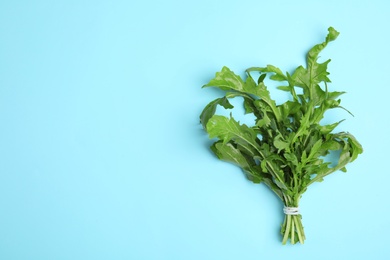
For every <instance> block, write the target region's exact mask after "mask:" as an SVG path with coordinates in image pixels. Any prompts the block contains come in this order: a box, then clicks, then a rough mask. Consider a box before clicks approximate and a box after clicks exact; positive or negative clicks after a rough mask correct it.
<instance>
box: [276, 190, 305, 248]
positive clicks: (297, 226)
mask: <svg viewBox="0 0 390 260" xmlns="http://www.w3.org/2000/svg"><path fill="white" fill-rule="evenodd" d="M284 203H285V205H287V206H291V207H298V199H297V200H293V199H292V198H291V197H289V196H284ZM281 233H282V236H283V239H282V244H283V245H285V244H286V243H287V241H288V239H289V238H290V242H291V244H295V243H296V242H298V241H299V243H301V244H303V243H304V241H305V239H306V237H305V232H304V230H303V225H302V216H301V215H285V217H284V222H283V224H282V229H281ZM295 235H297V237H298V240H296V236H295Z"/></svg>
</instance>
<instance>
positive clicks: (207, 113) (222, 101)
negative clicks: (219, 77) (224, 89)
mask: <svg viewBox="0 0 390 260" xmlns="http://www.w3.org/2000/svg"><path fill="white" fill-rule="evenodd" d="M218 105H220V106H223V107H224V108H226V109H231V108H233V106H232V105H231V104H230V103H229V100H228V99H227V98H226V97H222V98H217V99H215V100H213V101H211V102H210V103H209V104H208V105H207V106H206V107H205V108H204V109H203V111H202V113H201V114H200V122H201V124H202V126H203V128H206V125H207V122H208V121H209V119H210V118H211V117H212V116H213V115H214V114H215V111H216V110H217V106H218Z"/></svg>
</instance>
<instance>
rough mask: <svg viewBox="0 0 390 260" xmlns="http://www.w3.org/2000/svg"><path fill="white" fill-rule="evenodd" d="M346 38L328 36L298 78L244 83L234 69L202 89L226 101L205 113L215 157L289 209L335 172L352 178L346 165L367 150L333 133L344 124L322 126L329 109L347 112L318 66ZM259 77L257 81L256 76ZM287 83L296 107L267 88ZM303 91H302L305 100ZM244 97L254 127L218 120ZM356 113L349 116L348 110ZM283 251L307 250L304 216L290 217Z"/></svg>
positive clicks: (274, 71)
mask: <svg viewBox="0 0 390 260" xmlns="http://www.w3.org/2000/svg"><path fill="white" fill-rule="evenodd" d="M338 35H339V32H337V31H336V30H335V29H334V28H333V27H330V28H329V29H328V35H327V36H326V38H325V41H324V42H322V43H320V44H317V45H315V46H314V47H312V48H311V49H310V50H309V52H308V54H307V57H306V67H304V66H298V67H297V68H296V69H295V70H294V71H293V72H292V73H291V74H290V73H288V72H286V73H283V72H282V70H281V69H279V68H278V67H276V66H273V65H267V66H266V67H251V68H248V69H247V70H246V78H245V79H242V78H241V77H240V76H238V75H236V74H235V73H234V72H233V71H231V70H230V69H229V68H227V67H223V68H222V70H221V71H220V72H217V73H216V75H215V78H213V79H212V80H210V82H209V83H207V84H206V85H204V86H203V87H217V88H219V89H221V90H224V91H226V94H225V96H223V97H221V98H217V99H215V100H213V101H211V102H210V103H209V104H208V105H207V106H206V107H205V108H204V110H203V111H202V113H201V115H200V122H201V124H202V125H203V128H204V129H205V130H206V131H207V132H208V134H209V136H210V138H215V139H217V141H216V142H215V143H214V144H213V145H212V146H211V150H212V151H213V152H214V153H215V154H216V156H217V157H218V158H219V159H221V160H223V161H227V162H230V163H233V164H235V165H237V166H238V167H240V168H241V169H242V170H243V172H244V173H245V175H246V176H247V178H248V179H249V180H251V181H252V182H254V183H264V184H265V185H267V186H268V187H269V188H270V189H271V190H272V191H273V192H274V193H275V194H276V195H277V196H278V198H280V199H281V200H282V201H283V203H284V205H285V206H286V207H298V205H299V200H300V198H301V196H302V194H303V193H304V192H306V190H307V188H308V187H309V186H310V185H311V184H312V183H314V182H318V181H323V179H324V177H325V176H327V175H329V174H331V173H333V172H336V171H338V170H340V171H344V172H345V171H346V165H347V164H348V163H350V162H352V161H354V160H355V159H357V157H358V155H359V154H361V153H362V152H363V148H362V146H361V144H360V143H359V142H358V141H357V139H356V138H355V137H354V136H353V135H352V134H350V133H348V132H339V133H334V132H333V131H334V130H335V129H336V127H337V126H338V125H339V124H340V123H341V122H342V121H343V120H341V121H339V122H335V123H332V124H327V125H323V124H320V121H321V119H322V118H323V117H324V115H325V112H326V111H327V110H329V109H334V108H342V109H344V110H346V109H345V108H344V107H342V106H341V105H340V104H341V100H340V99H338V98H339V96H341V95H342V94H344V93H345V92H338V91H334V92H329V91H328V86H327V84H328V83H330V82H331V81H330V79H329V77H328V76H329V72H328V71H327V69H328V64H329V62H330V61H331V60H330V59H328V60H326V61H325V62H323V63H318V57H319V54H320V52H321V51H322V50H323V49H324V48H325V47H326V46H327V45H328V44H329V43H330V42H332V41H334V40H335V39H336V38H337V36H338ZM256 73H257V74H258V76H257V79H256V78H254V74H256ZM266 77H269V80H273V81H276V82H283V85H281V86H278V87H277V88H278V89H279V90H281V91H287V92H289V93H290V94H291V96H292V100H287V101H286V102H284V103H282V104H280V105H276V102H275V101H274V100H273V99H272V98H271V95H270V92H269V91H268V89H267V86H266V85H265V83H264V80H265V79H266ZM296 88H301V89H303V93H302V94H297V93H299V92H298V91H296ZM234 97H242V98H243V103H244V104H243V105H244V109H245V113H252V114H253V115H254V116H255V117H256V120H255V124H254V125H253V126H247V125H245V124H240V123H239V122H238V121H236V120H235V119H234V118H233V117H232V115H231V114H230V117H229V118H228V117H225V116H220V115H216V114H215V112H216V108H217V106H221V107H223V108H225V109H233V106H232V105H231V104H230V102H229V99H231V98H234ZM346 111H347V112H348V113H350V112H349V111H348V110H346ZM331 152H336V153H337V154H338V157H339V158H338V160H337V161H336V162H333V163H332V162H329V161H325V160H324V159H325V158H324V157H325V156H327V155H329V154H330V153H331ZM281 231H282V235H283V238H282V243H283V244H285V243H286V242H287V240H288V239H290V242H291V243H292V244H295V243H296V242H300V243H303V242H304V240H305V234H304V230H303V225H302V222H301V216H300V215H290V214H286V217H285V221H284V223H283V225H282V229H281Z"/></svg>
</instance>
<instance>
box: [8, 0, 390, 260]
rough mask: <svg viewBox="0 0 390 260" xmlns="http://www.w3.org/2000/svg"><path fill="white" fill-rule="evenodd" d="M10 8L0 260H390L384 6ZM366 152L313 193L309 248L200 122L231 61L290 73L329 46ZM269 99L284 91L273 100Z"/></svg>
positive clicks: (389, 18) (307, 200) (47, 4)
mask: <svg viewBox="0 0 390 260" xmlns="http://www.w3.org/2000/svg"><path fill="white" fill-rule="evenodd" d="M135 2H140V1H1V2H0V39H1V40H0V259H4V260H19V259H26V260H34V259H39V260H43V259H56V260H57V259H58V260H60V259H72V260H75V259H169V260H174V259H186V260H191V259H194V260H195V259H196V260H198V259H301V260H303V259H317V260H320V259H355V260H359V259H376V260H381V259H390V249H389V245H388V243H389V238H388V234H389V233H390V225H389V220H388V216H389V214H390V207H389V206H390V205H389V199H388V190H389V189H388V183H389V182H390V175H389V172H388V169H387V166H386V161H387V160H388V147H390V142H389V138H388V134H389V128H388V121H389V116H388V106H387V105H388V97H389V94H390V88H389V86H388V82H387V75H388V73H389V71H390V65H389V64H390V63H389V58H390V55H389V52H388V44H389V40H390V34H389V30H388V25H389V24H390V4H389V3H388V2H387V1H385V0H383V1H379V0H370V1H368V0H364V1H322V3H317V1H316V2H314V1H294V2H291V3H287V1H285V2H286V3H284V2H283V1H268V2H265V1H224V2H223V3H222V2H221V1H215V2H211V1H203V0H200V1H192V2H189V3H186V2H184V1H174V0H167V1H143V2H142V1H141V2H140V3H135ZM328 26H334V27H335V28H336V29H337V30H338V31H340V32H341V34H340V36H339V38H338V39H337V41H335V42H333V43H331V44H330V45H329V47H328V48H327V49H326V50H325V51H324V52H323V53H322V55H321V56H322V57H323V58H324V59H327V58H332V62H331V64H330V65H329V70H330V72H331V75H330V78H331V79H332V82H333V83H332V84H331V85H330V88H331V89H334V90H340V91H341V90H343V91H347V92H348V94H346V95H345V96H343V101H342V102H343V105H344V106H345V107H347V108H348V109H349V110H351V111H352V112H353V113H354V114H355V117H351V116H349V115H348V114H347V113H344V112H343V111H342V110H339V111H337V113H334V114H329V116H330V120H332V121H336V120H339V119H342V118H346V119H347V120H346V121H345V122H344V123H343V124H342V125H341V126H340V127H339V130H347V131H350V132H352V133H353V134H354V135H355V136H356V137H357V138H358V139H359V141H360V142H361V143H362V144H363V146H364V149H365V152H364V154H363V155H362V156H361V157H360V158H358V160H356V161H355V162H354V163H353V164H351V165H350V166H349V167H348V173H341V172H338V173H335V174H333V175H331V176H328V178H326V180H325V181H324V182H322V183H317V184H315V185H313V186H312V187H311V188H310V189H309V190H308V192H307V193H306V194H305V195H304V197H303V199H302V202H301V208H302V212H303V224H304V226H305V232H306V236H307V240H306V243H305V244H304V245H296V246H291V245H287V246H282V245H281V238H280V235H279V228H280V224H281V222H282V220H283V214H282V204H281V202H279V201H278V200H277V198H275V197H274V196H273V194H272V193H271V192H270V191H268V190H267V189H266V187H264V186H263V185H254V184H252V183H250V182H249V181H247V180H246V179H245V178H244V176H243V174H242V173H241V171H240V170H239V169H238V168H236V167H234V166H233V165H230V164H227V163H223V162H220V161H218V160H217V159H216V158H215V157H214V156H212V154H211V152H210V151H209V150H208V145H209V144H210V141H209V140H208V138H207V136H206V134H205V133H204V132H203V131H202V130H201V127H200V125H199V124H198V116H199V114H200V112H201V110H202V109H203V107H204V106H205V105H206V104H207V103H208V102H209V101H210V100H212V98H214V97H215V96H217V95H218V93H217V92H215V91H213V90H211V89H201V88H200V87H201V86H202V85H203V84H205V83H207V82H208V81H209V80H210V79H211V78H212V77H213V76H214V73H215V72H216V71H218V70H220V69H221V67H222V66H223V65H226V66H228V67H230V68H231V69H232V70H234V71H236V72H237V73H242V72H243V71H244V70H245V69H246V68H247V67H251V66H264V65H266V64H269V63H270V64H274V65H276V66H279V67H280V68H281V69H282V70H283V71H291V70H292V69H293V68H294V67H296V66H298V65H300V64H303V63H304V57H305V56H304V55H305V54H306V52H307V50H308V48H310V47H311V46H312V45H313V44H316V43H319V42H321V41H322V40H323V39H324V37H325V35H326V33H327V28H328ZM272 93H273V94H274V95H276V92H275V91H272Z"/></svg>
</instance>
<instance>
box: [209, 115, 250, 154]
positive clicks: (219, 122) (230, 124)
mask: <svg viewBox="0 0 390 260" xmlns="http://www.w3.org/2000/svg"><path fill="white" fill-rule="evenodd" d="M206 129H207V132H208V133H209V136H210V138H215V137H217V138H219V139H220V140H222V141H223V142H224V143H225V144H226V143H227V142H229V141H230V140H233V141H235V142H237V143H247V144H251V145H252V146H254V147H255V146H257V144H256V139H257V134H256V132H255V131H254V130H253V129H251V128H249V127H248V126H246V125H245V124H243V125H240V124H239V123H238V122H237V121H235V120H234V119H233V118H232V117H230V118H227V117H224V116H219V115H214V116H213V117H211V118H210V120H209V122H208V123H207V125H206Z"/></svg>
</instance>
